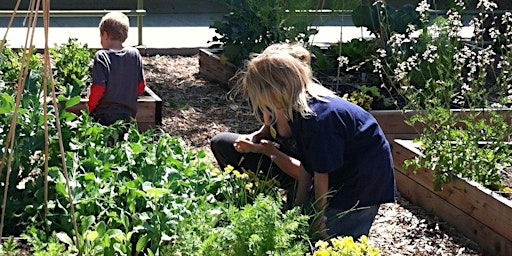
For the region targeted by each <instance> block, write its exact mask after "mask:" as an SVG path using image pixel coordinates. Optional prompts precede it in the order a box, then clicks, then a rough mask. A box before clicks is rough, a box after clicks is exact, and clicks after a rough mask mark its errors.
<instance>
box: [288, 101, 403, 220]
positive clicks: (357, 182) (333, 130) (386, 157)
mask: <svg viewBox="0 0 512 256" xmlns="http://www.w3.org/2000/svg"><path fill="white" fill-rule="evenodd" d="M325 99H326V100H327V101H321V100H318V99H311V100H310V101H309V106H310V108H311V109H312V110H313V111H314V112H315V114H316V115H314V116H311V117H309V118H304V117H302V116H300V115H299V114H296V115H295V117H294V121H293V122H290V126H291V128H292V133H293V136H294V137H295V138H296V139H297V144H298V149H299V151H300V155H301V156H302V157H301V159H299V160H300V161H301V163H302V165H303V166H304V168H305V169H306V170H307V171H308V172H309V173H310V174H311V175H313V173H314V172H318V173H328V174H329V189H330V191H334V192H335V193H334V195H333V196H332V197H331V198H329V199H328V201H329V207H331V208H336V209H341V210H345V209H350V208H352V207H354V206H356V205H357V206H358V207H359V206H361V207H364V206H371V205H378V204H381V203H388V202H394V199H395V191H396V188H395V178H394V173H393V161H392V157H391V150H390V147H389V143H388V141H387V140H386V138H385V135H384V133H383V132H382V129H381V128H380V126H379V125H378V123H377V121H376V120H375V118H374V117H373V116H372V115H371V114H370V113H369V112H367V111H365V110H364V109H362V108H361V107H359V106H357V105H355V104H353V103H350V102H348V101H346V100H344V99H342V98H340V97H325Z"/></svg>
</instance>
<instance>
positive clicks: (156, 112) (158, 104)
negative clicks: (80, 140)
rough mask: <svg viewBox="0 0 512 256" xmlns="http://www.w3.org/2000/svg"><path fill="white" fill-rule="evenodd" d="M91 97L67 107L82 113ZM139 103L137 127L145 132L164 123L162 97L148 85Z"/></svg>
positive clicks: (73, 111)
mask: <svg viewBox="0 0 512 256" xmlns="http://www.w3.org/2000/svg"><path fill="white" fill-rule="evenodd" d="M88 101H89V99H81V100H80V103H78V104H76V105H74V106H73V107H71V108H68V109H66V110H67V111H69V112H72V113H75V114H77V115H78V114H80V113H81V111H82V110H84V109H86V107H87V102H88ZM137 102H138V105H137V115H136V116H135V119H136V120H137V128H138V130H139V131H141V132H144V131H146V130H148V129H152V128H155V127H157V126H159V125H161V124H162V99H161V98H160V97H158V95H156V93H154V92H153V91H152V90H151V89H150V88H149V87H147V86H146V88H145V89H144V94H143V95H141V96H139V98H138V100H137Z"/></svg>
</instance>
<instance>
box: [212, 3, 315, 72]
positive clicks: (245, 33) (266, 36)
mask: <svg viewBox="0 0 512 256" xmlns="http://www.w3.org/2000/svg"><path fill="white" fill-rule="evenodd" d="M224 3H225V4H226V6H227V7H228V14H226V15H224V16H223V17H222V18H220V19H215V20H214V22H213V24H212V25H210V28H214V29H215V32H216V33H217V34H218V35H219V36H215V37H214V38H213V39H212V42H213V43H214V45H213V47H222V49H223V53H222V56H223V57H221V59H224V60H225V61H229V62H231V63H233V64H235V65H236V66H241V64H242V62H243V61H244V60H245V59H247V58H248V57H249V54H250V53H252V52H255V53H258V52H261V51H262V50H263V49H264V48H265V47H267V46H268V45H270V44H273V43H279V42H303V43H307V42H308V41H309V38H310V36H311V35H314V34H316V33H318V30H317V29H315V28H313V27H311V26H312V24H313V20H314V17H313V16H309V15H299V14H298V13H296V12H295V11H296V10H311V9H316V8H315V3H316V1H312V0H306V1H285V0H278V1H276V0H224Z"/></svg>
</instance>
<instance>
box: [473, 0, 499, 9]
mask: <svg viewBox="0 0 512 256" xmlns="http://www.w3.org/2000/svg"><path fill="white" fill-rule="evenodd" d="M482 7H483V8H484V9H485V10H486V11H493V10H494V9H496V8H498V5H497V4H496V3H495V2H493V1H489V0H480V1H479V2H478V4H476V8H478V9H480V8H482Z"/></svg>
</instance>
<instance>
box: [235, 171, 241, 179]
mask: <svg viewBox="0 0 512 256" xmlns="http://www.w3.org/2000/svg"><path fill="white" fill-rule="evenodd" d="M233 174H234V175H235V177H237V178H240V176H241V175H240V172H239V171H237V170H234V171H233Z"/></svg>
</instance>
